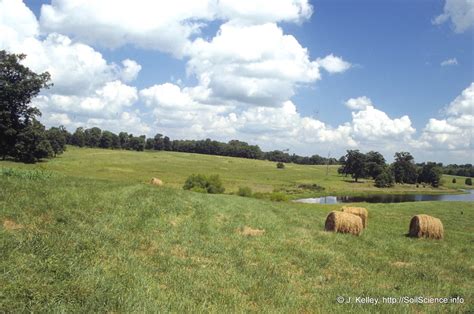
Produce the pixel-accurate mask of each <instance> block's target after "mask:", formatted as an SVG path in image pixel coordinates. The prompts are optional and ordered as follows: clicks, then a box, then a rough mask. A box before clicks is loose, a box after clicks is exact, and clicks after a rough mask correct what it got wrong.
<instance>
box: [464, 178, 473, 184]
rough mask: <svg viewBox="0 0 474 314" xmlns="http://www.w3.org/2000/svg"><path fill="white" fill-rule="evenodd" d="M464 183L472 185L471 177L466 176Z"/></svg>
mask: <svg viewBox="0 0 474 314" xmlns="http://www.w3.org/2000/svg"><path fill="white" fill-rule="evenodd" d="M464 183H465V184H466V185H472V179H471V178H466V181H464Z"/></svg>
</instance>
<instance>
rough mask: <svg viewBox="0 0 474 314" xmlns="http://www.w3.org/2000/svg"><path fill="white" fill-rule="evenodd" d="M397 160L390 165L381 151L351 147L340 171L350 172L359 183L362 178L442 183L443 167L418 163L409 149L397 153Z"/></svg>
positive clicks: (389, 183) (377, 182)
mask: <svg viewBox="0 0 474 314" xmlns="http://www.w3.org/2000/svg"><path fill="white" fill-rule="evenodd" d="M394 159H395V160H394V162H393V163H392V164H391V165H388V164H387V163H386V161H385V158H384V157H383V156H382V155H381V154H380V153H378V152H374V151H370V152H368V153H366V154H364V153H361V152H360V151H359V150H348V151H347V154H346V155H345V156H343V157H341V158H340V159H339V160H340V162H341V164H342V165H341V167H340V168H339V169H338V172H339V173H340V174H343V175H346V176H347V175H350V176H351V177H352V178H354V180H355V181H356V182H357V181H358V180H359V178H372V179H374V180H375V186H377V187H380V188H384V187H391V186H393V185H394V184H395V183H400V184H403V183H408V184H414V183H427V184H430V185H432V186H433V187H438V186H439V185H440V184H441V175H442V168H441V165H440V164H437V163H434V162H428V163H422V164H415V162H414V158H413V156H412V155H411V154H410V153H408V152H398V153H395V156H394Z"/></svg>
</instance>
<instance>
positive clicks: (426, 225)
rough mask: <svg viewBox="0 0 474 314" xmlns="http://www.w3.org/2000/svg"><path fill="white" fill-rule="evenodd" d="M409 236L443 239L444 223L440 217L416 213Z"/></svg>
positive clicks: (411, 222)
mask: <svg viewBox="0 0 474 314" xmlns="http://www.w3.org/2000/svg"><path fill="white" fill-rule="evenodd" d="M408 236H410V237H413V238H429V239H442V238H443V237H444V228H443V223H442V222H441V220H440V219H438V218H435V217H432V216H428V215H423V214H422V215H416V216H414V217H413V218H412V219H411V221H410V230H409V231H408Z"/></svg>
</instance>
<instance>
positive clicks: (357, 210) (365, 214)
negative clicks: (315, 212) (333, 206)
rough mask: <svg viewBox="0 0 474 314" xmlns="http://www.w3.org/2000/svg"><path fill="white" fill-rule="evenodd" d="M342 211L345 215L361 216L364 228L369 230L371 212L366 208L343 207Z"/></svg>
mask: <svg viewBox="0 0 474 314" xmlns="http://www.w3.org/2000/svg"><path fill="white" fill-rule="evenodd" d="M341 210H342V211H343V212H345V213H349V214H353V215H356V216H359V217H360V218H361V219H362V226H364V229H365V228H367V223H368V219H369V212H368V211H367V209H366V208H364V207H350V206H342V208H341Z"/></svg>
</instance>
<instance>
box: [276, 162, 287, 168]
mask: <svg viewBox="0 0 474 314" xmlns="http://www.w3.org/2000/svg"><path fill="white" fill-rule="evenodd" d="M277 168H278V169H285V164H284V163H282V162H278V163H277Z"/></svg>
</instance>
